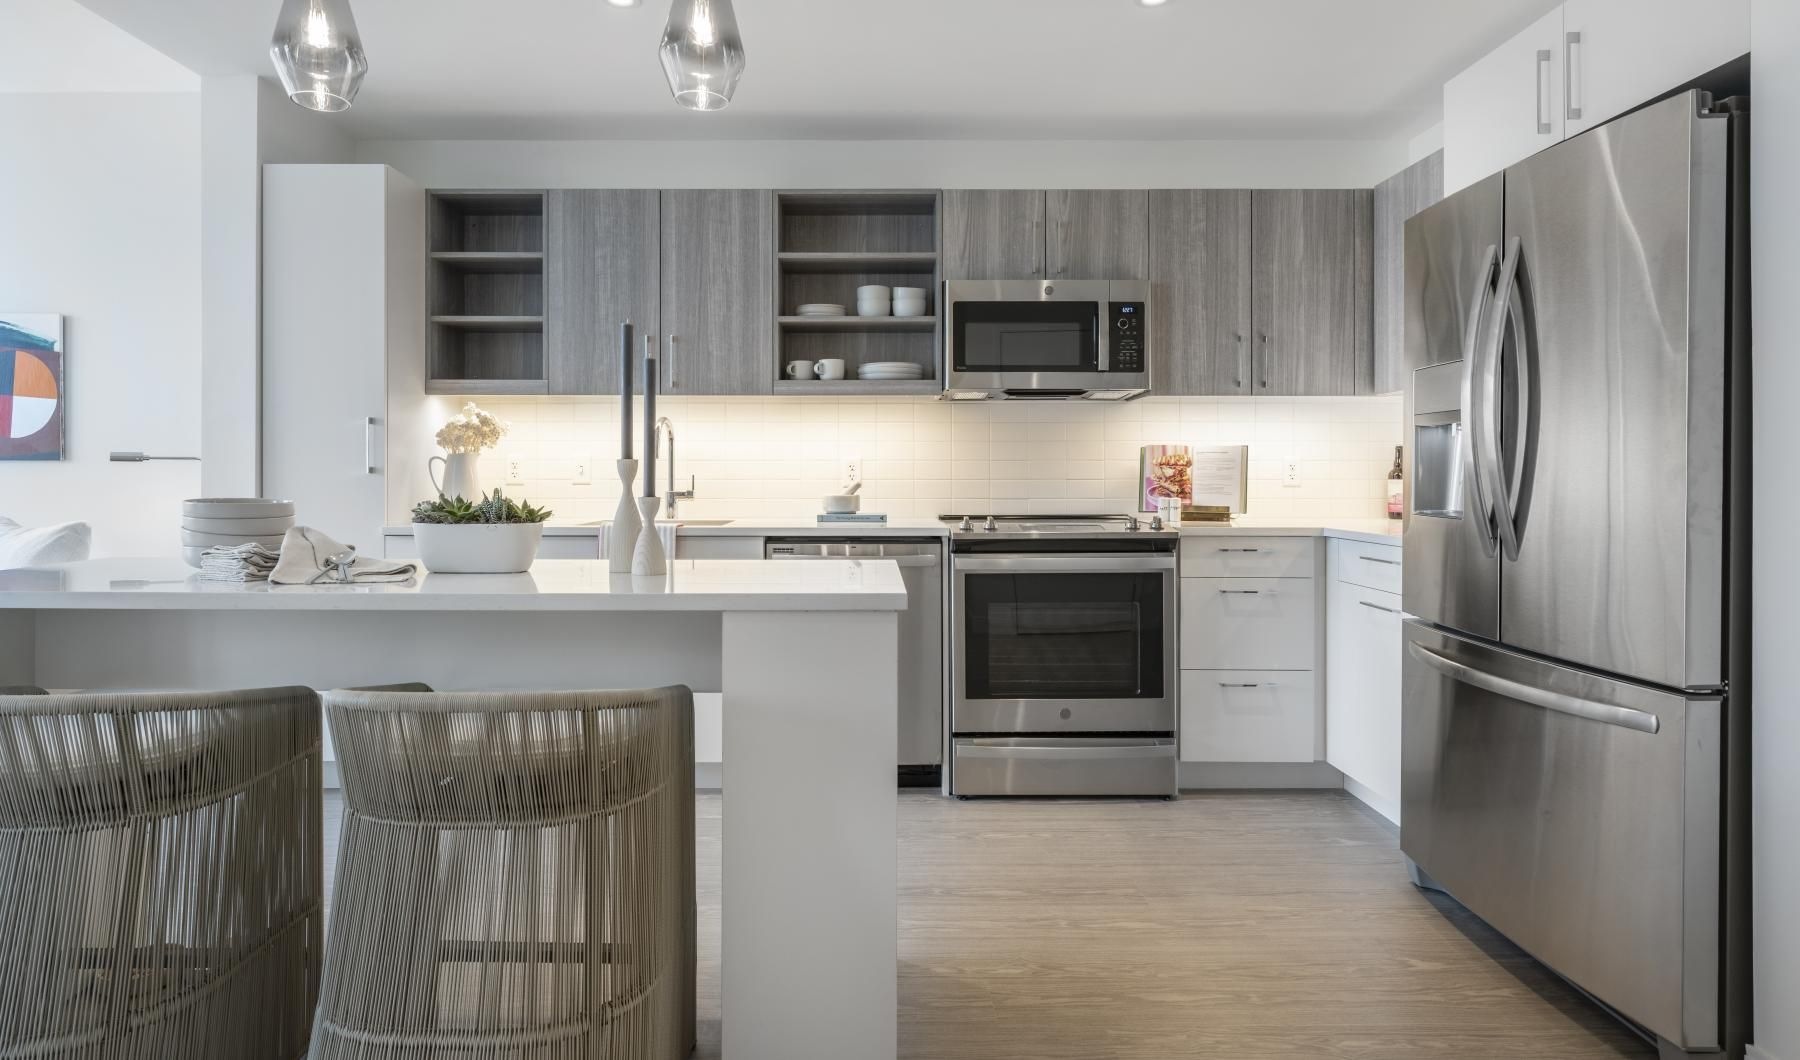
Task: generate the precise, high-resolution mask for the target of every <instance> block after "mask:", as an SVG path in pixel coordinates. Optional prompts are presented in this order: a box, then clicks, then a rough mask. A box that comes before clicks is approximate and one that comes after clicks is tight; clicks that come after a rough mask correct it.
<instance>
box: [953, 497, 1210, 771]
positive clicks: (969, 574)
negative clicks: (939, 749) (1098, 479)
mask: <svg viewBox="0 0 1800 1060" xmlns="http://www.w3.org/2000/svg"><path fill="white" fill-rule="evenodd" d="M944 519H945V522H947V523H949V524H950V528H951V529H950V694H949V697H948V701H949V704H950V724H949V725H948V726H946V729H947V731H948V732H949V738H948V744H947V746H946V748H945V762H946V768H945V782H944V786H945V790H946V791H947V792H948V793H949V794H952V795H957V796H962V797H969V796H976V795H1139V796H1142V795H1155V796H1163V797H1171V798H1172V797H1173V796H1174V795H1175V794H1176V790H1177V789H1176V745H1175V719H1176V716H1177V701H1176V673H1177V671H1176V664H1175V598H1176V593H1177V583H1176V571H1175V558H1176V548H1177V546H1178V544H1179V535H1178V534H1177V532H1176V531H1175V530H1173V529H1171V528H1165V527H1164V526H1163V525H1162V523H1161V521H1160V520H1151V521H1148V522H1146V521H1144V520H1142V519H1139V518H1138V517H1136V516H1132V515H1120V516H1095V515H1067V516H1062V515H1033V516H960V515H957V516H945V517H944Z"/></svg>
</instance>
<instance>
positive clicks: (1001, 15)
mask: <svg viewBox="0 0 1800 1060" xmlns="http://www.w3.org/2000/svg"><path fill="white" fill-rule="evenodd" d="M28 2H29V0H28ZM82 2H83V3H85V4H86V6H87V7H89V8H91V9H93V10H94V11H96V12H98V13H100V14H101V15H104V16H105V17H106V18H108V19H110V20H112V21H113V22H115V23H117V24H118V25H119V26H120V27H122V28H123V29H125V30H127V31H129V32H130V33H132V34H133V35H135V36H137V37H139V38H141V39H143V40H144V41H145V42H147V43H149V44H150V45H152V46H153V47H155V48H157V49H160V50H161V51H163V52H165V53H167V54H168V55H169V56H171V57H173V58H174V59H176V60H178V61H179V62H181V63H182V64H184V65H186V66H187V67H189V68H191V69H193V70H195V71H198V72H199V73H201V74H222V73H234V74H235V73H258V74H264V75H267V74H269V73H270V69H269V64H268V58H267V48H268V41H269V34H270V31H271V29H272V28H273V25H274V21H275V14H276V11H277V9H278V8H279V6H280V5H279V3H278V0H82ZM352 2H353V4H354V9H355V12H356V17H357V21H358V23H359V25H360V27H361V29H362V34H363V41H364V44H365V46H366V48H367V51H368V55H369V65H370V70H369V76H368V79H367V81H366V82H365V83H364V85H363V89H362V93H361V95H360V96H359V97H358V98H357V101H356V106H355V108H354V109H353V110H352V111H350V113H349V114H347V115H345V116H344V118H343V119H342V120H343V122H344V125H345V126H346V131H347V132H349V133H350V134H351V135H353V136H355V137H357V138H359V139H376V138H395V139H560V138H596V139H640V138H641V139H713V138H787V139H813V138H832V139H946V138H947V139H959V138H1002V139H1040V138H1058V139H1063V138H1066V139H1212V138H1236V137H1257V138H1282V139H1369V138H1376V137H1388V136H1393V135H1398V134H1401V133H1405V132H1410V131H1413V130H1415V129H1416V128H1417V127H1418V126H1419V125H1421V124H1423V123H1427V122H1428V121H1429V120H1431V119H1430V117H1429V116H1430V115H1431V114H1432V113H1433V112H1434V111H1435V109H1436V107H1437V105H1438V100H1439V89H1440V87H1441V86H1442V84H1443V82H1444V80H1445V79H1446V78H1447V77H1448V76H1449V75H1450V74H1452V73H1454V72H1455V71H1457V70H1459V69H1461V68H1462V67H1463V66H1465V65H1466V64H1467V63H1468V62H1469V61H1470V60H1472V59H1473V58H1475V57H1476V56H1478V55H1480V54H1482V53H1484V52H1485V51H1487V50H1488V49H1489V48H1491V47H1492V46H1493V45H1494V44H1496V43H1498V42H1499V41H1501V40H1503V39H1505V37H1506V36H1508V35H1510V33H1512V32H1513V31H1514V30H1516V29H1517V28H1519V27H1520V26H1522V25H1524V24H1525V23H1527V22H1529V21H1531V20H1532V18H1534V17H1535V16H1537V15H1538V14H1541V13H1542V12H1543V11H1545V10H1548V9H1549V8H1550V7H1551V6H1553V0H1487V2H1485V3H1479V4H1478V3H1471V2H1467V0H1231V2H1226V0H1169V2H1168V3H1167V4H1165V5H1164V6H1162V7H1155V8H1146V7H1141V6H1139V4H1138V3H1136V0H737V3H736V8H737V15H738V23H739V25H740V27H741V28H742V31H743V35H744V42H745V49H746V51H747V53H748V56H749V61H748V67H747V69H746V71H745V73H744V78H743V82H742V84H741V86H740V87H739V90H738V94H737V99H736V100H735V101H734V102H733V103H732V105H731V107H730V108H729V109H727V110H726V111H724V112H721V113H712V114H698V113H692V112H688V111H684V110H681V109H680V108H678V107H676V106H675V104H674V103H673V101H672V100H671V99H670V98H669V94H668V90H667V87H666V84H665V83H664V81H663V76H662V71H661V69H660V68H659V67H658V65H657V61H656V45H657V41H658V38H659V37H660V35H661V31H662V25H663V22H664V20H665V18H666V17H667V12H668V6H667V2H666V0H644V4H643V6H640V7H637V8H631V9H619V8H615V7H612V6H611V5H609V4H607V3H605V2H604V0H352Z"/></svg>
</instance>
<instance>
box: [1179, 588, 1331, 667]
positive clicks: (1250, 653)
mask: <svg viewBox="0 0 1800 1060" xmlns="http://www.w3.org/2000/svg"><path fill="white" fill-rule="evenodd" d="M1317 584H1320V583H1316V582H1312V581H1304V580H1301V579H1298V578H1184V579H1182V582H1181V668H1182V669H1183V670H1311V669H1312V668H1313V667H1314V666H1315V665H1316V664H1317V661H1316V657H1315V652H1316V649H1317V643H1318V629H1317V625H1318V617H1317V608H1318V605H1317V601H1316V600H1315V598H1314V597H1315V588H1314V587H1315V585H1317Z"/></svg>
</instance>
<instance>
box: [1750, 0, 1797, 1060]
mask: <svg viewBox="0 0 1800 1060" xmlns="http://www.w3.org/2000/svg"><path fill="white" fill-rule="evenodd" d="M1750 18H1751V25H1750V35H1751V39H1752V40H1754V41H1755V42H1756V59H1755V63H1754V67H1753V70H1752V74H1751V76H1752V78H1753V82H1752V87H1751V93H1750V94H1751V98H1752V99H1754V100H1755V109H1754V111H1753V117H1752V121H1753V122H1754V124H1755V132H1754V135H1753V136H1752V138H1751V141H1750V142H1751V150H1752V152H1753V156H1752V162H1751V181H1752V191H1751V218H1752V221H1753V224H1754V226H1755V229H1756V234H1755V238H1754V240H1753V241H1752V253H1753V254H1754V255H1755V261H1754V263H1753V264H1752V266H1751V267H1752V270H1753V271H1754V273H1755V275H1756V289H1757V299H1756V306H1755V314H1756V320H1755V323H1754V326H1753V330H1754V332H1755V335H1756V340H1755V341H1756V353H1755V369H1754V380H1755V390H1754V396H1753V398H1752V402H1753V404H1754V406H1755V407H1754V413H1753V414H1754V416H1755V422H1756V427H1755V430H1756V436H1755V442H1754V451H1755V456H1754V462H1755V464H1754V466H1755V477H1756V484H1755V496H1756V500H1755V503H1756V514H1755V518H1754V519H1753V520H1752V526H1753V532H1754V533H1755V535H1756V545H1755V551H1754V564H1755V570H1756V588H1755V594H1756V595H1755V601H1754V606H1755V615H1754V619H1753V627H1752V633H1751V650H1752V651H1753V652H1754V653H1755V659H1754V661H1753V663H1752V668H1753V671H1754V673H1753V678H1752V695H1753V696H1754V697H1755V701H1756V706H1755V713H1754V720H1753V721H1752V723H1751V726H1752V729H1753V730H1754V731H1753V735H1752V737H1751V739H1752V759H1753V764H1752V767H1751V776H1752V778H1753V779H1752V784H1753V786H1754V791H1753V793H1752V797H1751V803H1752V806H1753V813H1754V815H1755V820H1754V828H1753V837H1752V839H1751V849H1752V850H1753V852H1754V858H1755V869H1754V874H1753V875H1754V881H1753V886H1754V887H1755V888H1756V943H1755V947H1756V1035H1755V1041H1756V1045H1757V1048H1758V1049H1759V1050H1760V1051H1761V1054H1762V1056H1763V1057H1765V1058H1767V1060H1800V769H1795V767H1794V765H1795V762H1796V761H1797V760H1800V654H1796V653H1795V651H1794V645H1795V643H1796V642H1800V601H1797V600H1796V597H1795V593H1794V587H1795V586H1796V585H1800V549H1796V548H1795V546H1794V540H1793V535H1794V528H1795V527H1796V526H1800V461H1796V459H1795V454H1796V453H1800V417H1796V416H1795V415H1794V408H1795V405H1796V403H1800V300H1796V299H1795V298H1794V294H1793V293H1794V291H1796V290H1800V204H1796V203H1795V201H1794V187H1795V185H1796V184H1797V183H1800V4H1795V3H1794V2H1793V0H1754V2H1753V3H1752V5H1751V15H1750Z"/></svg>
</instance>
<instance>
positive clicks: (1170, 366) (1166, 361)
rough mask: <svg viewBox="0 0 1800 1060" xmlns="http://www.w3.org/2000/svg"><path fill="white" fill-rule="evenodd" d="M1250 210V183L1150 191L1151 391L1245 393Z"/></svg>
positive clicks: (1247, 342)
mask: <svg viewBox="0 0 1800 1060" xmlns="http://www.w3.org/2000/svg"><path fill="white" fill-rule="evenodd" d="M1250 215H1251V193H1250V192H1248V191H1235V190H1231V189H1208V190H1185V189H1183V190H1174V191H1153V192H1150V193H1149V218H1150V225H1149V238H1148V241H1147V243H1146V245H1147V246H1148V248H1149V269H1148V273H1147V275H1148V277H1149V280H1150V284H1151V291H1150V351H1151V352H1150V356H1151V358H1152V365H1151V376H1150V383H1151V387H1152V388H1153V390H1154V392H1155V393H1157V394H1162V395H1182V396H1194V395H1204V394H1248V393H1250V350H1249V339H1250V333H1251V316H1250V306H1251V300H1250V258H1251V254H1250Z"/></svg>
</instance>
